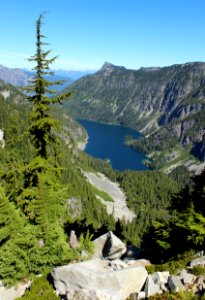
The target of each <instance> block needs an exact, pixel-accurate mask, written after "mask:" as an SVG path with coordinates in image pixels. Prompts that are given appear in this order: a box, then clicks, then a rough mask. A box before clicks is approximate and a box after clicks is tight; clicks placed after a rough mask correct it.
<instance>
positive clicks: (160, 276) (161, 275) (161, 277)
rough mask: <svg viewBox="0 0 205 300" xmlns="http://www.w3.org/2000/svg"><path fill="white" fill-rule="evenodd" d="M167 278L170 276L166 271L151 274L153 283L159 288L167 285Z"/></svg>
mask: <svg viewBox="0 0 205 300" xmlns="http://www.w3.org/2000/svg"><path fill="white" fill-rule="evenodd" d="M169 276H170V274H169V272H168V271H166V272H155V273H153V274H152V278H153V280H154V283H156V284H158V285H159V286H161V285H165V284H167V282H168V278H169Z"/></svg>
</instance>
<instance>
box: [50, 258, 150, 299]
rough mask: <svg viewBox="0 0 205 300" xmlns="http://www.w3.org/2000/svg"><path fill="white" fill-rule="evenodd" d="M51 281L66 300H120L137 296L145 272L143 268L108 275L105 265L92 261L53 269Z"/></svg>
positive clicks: (97, 260) (118, 271)
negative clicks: (133, 295) (134, 294)
mask: <svg viewBox="0 0 205 300" xmlns="http://www.w3.org/2000/svg"><path fill="white" fill-rule="evenodd" d="M52 277H53V280H54V285H55V288H56V291H57V293H58V294H59V295H63V296H66V295H67V299H69V300H77V299H78V298H79V299H81V300H90V299H92V300H124V299H126V298H127V297H128V296H129V295H130V294H131V293H139V292H140V290H141V288H142V287H143V285H144V283H145V280H146V278H147V271H146V269H145V268H143V267H134V268H127V269H122V270H117V271H112V270H111V271H110V270H109V269H108V262H106V261H103V260H100V259H96V260H90V261H86V262H81V263H77V264H70V265H67V266H62V267H58V268H55V269H53V271H52ZM77 297H78V298H77Z"/></svg>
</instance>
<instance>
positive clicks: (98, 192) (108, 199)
mask: <svg viewBox="0 0 205 300" xmlns="http://www.w3.org/2000/svg"><path fill="white" fill-rule="evenodd" d="M93 189H94V192H95V194H96V195H97V196H99V197H100V198H102V199H103V200H104V201H106V202H114V200H113V198H112V197H111V196H110V195H109V194H108V193H106V192H105V191H102V190H99V189H98V188H96V187H94V186H93Z"/></svg>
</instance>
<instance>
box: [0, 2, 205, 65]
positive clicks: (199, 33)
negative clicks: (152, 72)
mask: <svg viewBox="0 0 205 300" xmlns="http://www.w3.org/2000/svg"><path fill="white" fill-rule="evenodd" d="M43 11H47V12H48V13H47V14H46V16H45V19H44V23H45V24H44V25H43V27H42V31H43V34H44V35H46V36H47V42H49V43H50V46H49V47H48V49H53V52H52V54H53V55H59V56H60V57H59V60H58V61H57V62H56V63H55V65H54V66H53V67H54V68H55V69H58V68H61V69H67V70H71V69H75V70H78V69H81V70H82V69H98V68H100V67H101V65H102V64H103V63H104V62H105V61H108V62H111V63H113V64H115V65H121V66H125V67H127V68H133V69H137V68H139V67H142V66H143V67H148V66H167V65H171V64H177V63H185V62H189V61H205V0H5V1H4V0H1V3H0V32H1V34H0V39H1V47H0V64H3V65H5V66H7V67H23V68H30V67H31V65H30V63H28V62H27V61H26V58H27V57H29V56H30V55H32V54H34V52H35V22H36V20H37V18H38V16H39V14H40V13H41V12H43Z"/></svg>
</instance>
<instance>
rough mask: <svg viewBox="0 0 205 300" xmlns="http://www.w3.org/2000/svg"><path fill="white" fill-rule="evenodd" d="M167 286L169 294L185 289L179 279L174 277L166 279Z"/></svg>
mask: <svg viewBox="0 0 205 300" xmlns="http://www.w3.org/2000/svg"><path fill="white" fill-rule="evenodd" d="M168 285H169V288H170V291H171V292H179V291H182V290H184V289H185V287H184V286H183V284H182V282H181V280H180V278H179V277H178V276H176V275H171V276H170V277H169V279H168Z"/></svg>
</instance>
